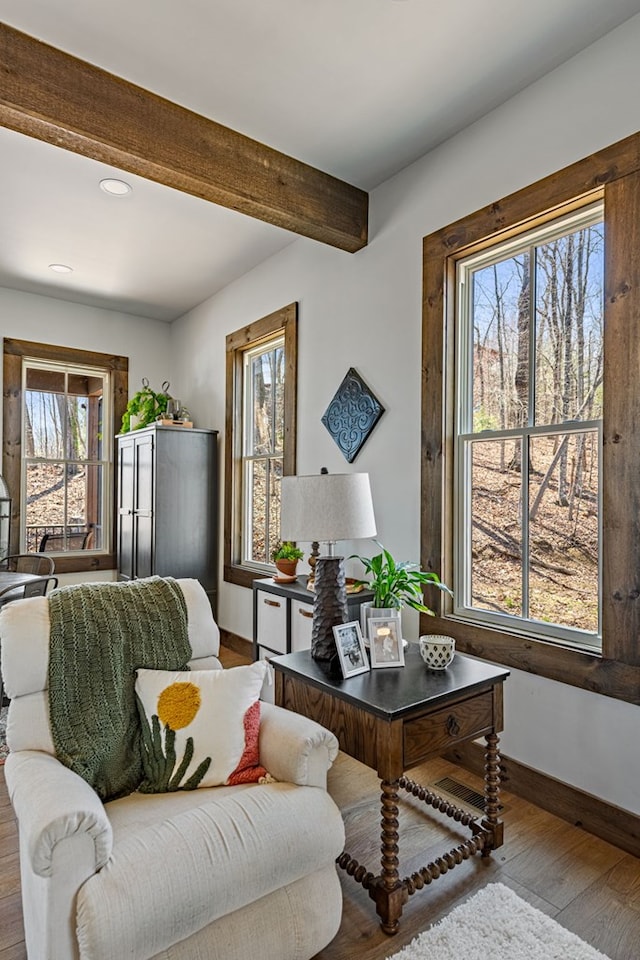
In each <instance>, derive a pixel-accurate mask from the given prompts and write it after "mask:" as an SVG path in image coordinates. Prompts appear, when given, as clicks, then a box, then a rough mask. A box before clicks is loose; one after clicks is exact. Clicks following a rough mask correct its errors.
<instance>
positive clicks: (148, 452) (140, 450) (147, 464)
mask: <svg viewBox="0 0 640 960" xmlns="http://www.w3.org/2000/svg"><path fill="white" fill-rule="evenodd" d="M153 466H154V465H153V437H152V436H151V435H149V436H144V437H136V443H135V487H134V489H135V493H134V498H135V502H134V514H135V539H134V549H135V562H134V575H135V576H136V577H150V576H151V575H152V573H153V572H154V569H153V496H154V490H153V482H154V476H153Z"/></svg>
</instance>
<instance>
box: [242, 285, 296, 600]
mask: <svg viewBox="0 0 640 960" xmlns="http://www.w3.org/2000/svg"><path fill="white" fill-rule="evenodd" d="M296 318H297V310H296V305H295V304H291V305H290V306H288V307H285V308H284V309H282V310H279V311H277V312H276V313H274V314H270V315H269V316H268V317H264V318H263V319H262V320H259V321H257V322H256V323H254V324H251V325H249V326H248V327H244V328H243V329H242V330H237V331H236V332H235V333H233V334H230V335H229V336H228V337H227V422H226V449H225V459H226V480H225V579H227V580H230V581H231V582H233V583H239V584H241V585H250V584H251V582H252V580H253V578H254V577H256V576H265V575H266V574H267V573H269V572H270V571H271V570H272V568H273V565H272V563H271V551H272V549H273V547H274V546H275V544H276V543H277V541H278V539H279V536H280V480H281V478H282V476H283V475H286V474H289V473H293V472H295V396H296V327H297V319H296Z"/></svg>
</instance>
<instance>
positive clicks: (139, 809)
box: [0, 581, 344, 960]
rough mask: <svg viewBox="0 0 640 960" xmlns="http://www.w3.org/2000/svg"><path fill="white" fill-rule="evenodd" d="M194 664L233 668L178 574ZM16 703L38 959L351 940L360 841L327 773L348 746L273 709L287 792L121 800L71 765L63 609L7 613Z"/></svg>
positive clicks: (169, 959)
mask: <svg viewBox="0 0 640 960" xmlns="http://www.w3.org/2000/svg"><path fill="white" fill-rule="evenodd" d="M178 582H179V583H180V585H181V586H182V588H183V592H184V595H185V599H186V601H187V607H188V615H189V640H190V643H191V647H192V650H193V657H194V658H193V660H192V661H191V663H190V668H191V669H216V668H220V663H219V661H218V660H217V654H218V650H219V631H218V629H217V626H216V625H215V623H214V621H213V617H212V615H211V610H210V607H209V603H208V600H207V597H206V594H205V593H204V591H203V590H202V588H201V587H200V586H199V584H197V582H196V581H178ZM0 637H1V638H2V664H3V673H4V679H5V684H6V688H7V692H8V694H9V696H10V697H11V705H10V709H9V720H8V731H7V732H8V741H9V747H10V751H11V752H10V755H9V757H8V759H7V763H6V767H5V770H6V779H7V784H8V788H9V794H10V797H11V802H12V804H13V807H14V810H15V812H16V816H17V819H18V825H19V834H20V869H21V881H22V898H23V906H24V923H25V936H26V944H27V953H28V956H29V958H30V960H75V958H82V960H123V958H124V957H127V958H131V960H147V958H153V960H178V958H180V960H182V958H185V960H204V958H206V960H236V958H237V960H246V958H247V957H248V956H250V955H251V954H252V953H253V954H254V955H256V956H259V957H260V960H309V958H311V957H312V956H314V955H315V954H316V953H317V952H318V951H319V950H321V949H322V948H323V947H324V946H326V944H327V943H329V941H330V940H331V939H332V938H333V936H334V935H335V933H336V932H337V929H338V926H339V923H340V917H341V911H342V895H341V888H340V883H339V880H338V877H337V874H336V868H335V859H336V857H337V856H338V855H339V854H340V852H341V851H342V848H343V845H344V828H343V823H342V818H341V816H340V812H339V811H338V809H337V807H336V806H335V804H334V803H333V801H332V800H331V798H330V797H329V795H328V794H327V792H326V774H327V770H328V768H329V767H330V766H331V763H332V762H333V759H334V758H335V756H336V754H337V749H338V745H337V741H336V739H335V737H334V736H333V735H332V734H331V733H329V732H328V731H327V730H325V729H324V728H322V727H320V726H319V725H318V724H315V723H313V722H312V721H309V720H307V719H305V718H303V717H300V716H297V715H296V714H292V713H289V712H287V711H284V710H281V709H279V708H278V707H274V706H272V705H270V704H262V722H261V726H260V760H261V763H262V764H263V765H264V766H265V767H266V768H267V770H268V771H269V772H270V773H271V774H272V776H273V777H274V778H276V780H277V782H275V783H266V784H252V785H247V786H232V787H226V786H223V787H213V788H201V789H198V790H193V791H188V792H177V793H169V794H151V795H150V794H142V793H138V792H136V793H133V794H130V795H129V796H126V797H123V798H121V799H118V800H113V801H110V802H108V803H104V804H103V803H102V802H101V800H100V799H99V798H98V796H97V794H96V793H95V792H94V791H93V789H92V788H91V787H90V786H89V784H88V783H86V782H85V780H83V779H82V778H81V777H79V776H78V775H77V774H75V773H73V772H72V771H71V770H69V769H68V768H67V767H65V766H63V765H62V764H61V763H59V762H58V760H57V759H56V757H55V751H54V747H53V742H52V738H51V732H50V728H49V722H48V696H47V689H46V687H47V663H48V649H49V620H48V600H47V599H46V598H44V597H37V598H34V599H31V600H23V601H17V602H16V603H14V604H10V605H8V606H7V607H6V608H5V609H4V610H3V611H2V613H1V614H0Z"/></svg>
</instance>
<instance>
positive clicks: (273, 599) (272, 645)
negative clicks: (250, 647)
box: [257, 590, 287, 653]
mask: <svg viewBox="0 0 640 960" xmlns="http://www.w3.org/2000/svg"><path fill="white" fill-rule="evenodd" d="M257 606H258V637H257V639H258V645H259V646H261V647H268V648H269V650H275V651H277V652H278V653H286V652H287V601H286V599H285V598H284V597H279V596H277V595H275V594H273V593H267V591H266V590H258V596H257Z"/></svg>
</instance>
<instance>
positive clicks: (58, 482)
mask: <svg viewBox="0 0 640 960" xmlns="http://www.w3.org/2000/svg"><path fill="white" fill-rule="evenodd" d="M64 477H65V473H64V464H62V463H31V464H28V465H27V468H26V482H27V503H26V510H25V523H26V540H27V543H26V548H27V551H28V552H29V553H31V552H33V551H36V550H38V548H39V546H40V540H41V538H42V536H43V534H45V533H50V532H54V531H55V532H61V531H62V529H63V528H64V523H65V482H64Z"/></svg>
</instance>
